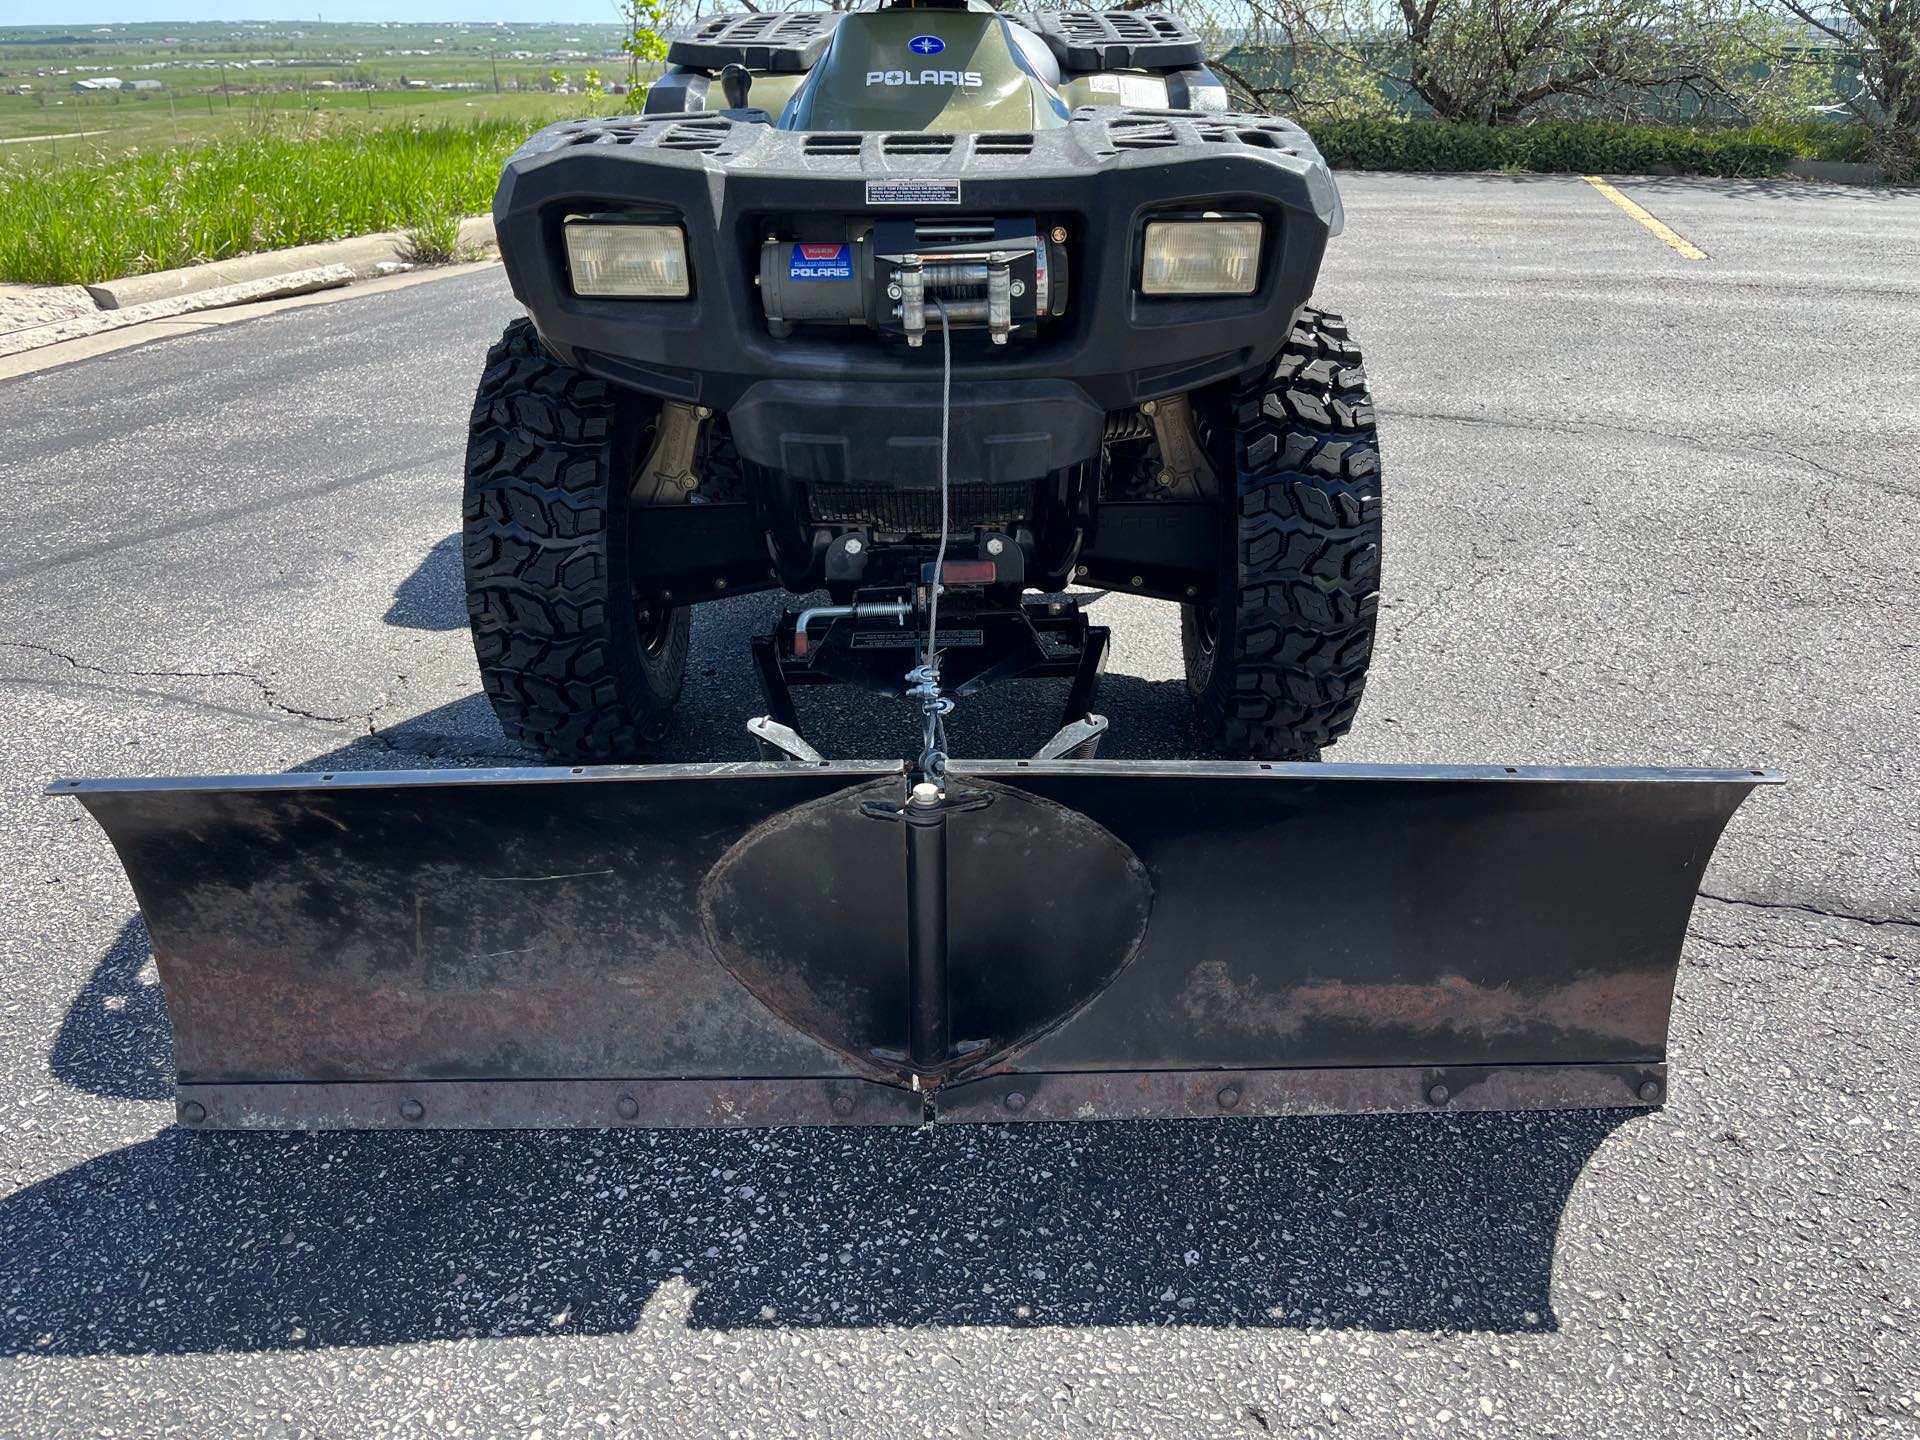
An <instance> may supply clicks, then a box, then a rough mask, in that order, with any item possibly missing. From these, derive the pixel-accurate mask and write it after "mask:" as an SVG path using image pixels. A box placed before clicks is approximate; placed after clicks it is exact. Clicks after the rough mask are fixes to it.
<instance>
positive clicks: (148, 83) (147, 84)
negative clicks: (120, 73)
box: [122, 80, 165, 90]
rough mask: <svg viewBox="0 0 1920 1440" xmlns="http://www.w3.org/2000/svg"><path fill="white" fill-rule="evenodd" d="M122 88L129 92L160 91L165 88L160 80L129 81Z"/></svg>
mask: <svg viewBox="0 0 1920 1440" xmlns="http://www.w3.org/2000/svg"><path fill="white" fill-rule="evenodd" d="M122 88H124V89H127V90H160V89H164V88H165V87H164V86H162V85H161V83H160V82H159V81H158V80H129V81H127V83H126V85H125V86H123V87H122Z"/></svg>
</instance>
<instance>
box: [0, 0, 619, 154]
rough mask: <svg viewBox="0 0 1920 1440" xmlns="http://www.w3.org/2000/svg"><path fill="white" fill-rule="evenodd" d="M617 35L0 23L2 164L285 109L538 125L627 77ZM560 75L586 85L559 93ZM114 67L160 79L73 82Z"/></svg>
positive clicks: (206, 135) (155, 140)
mask: <svg viewBox="0 0 1920 1440" xmlns="http://www.w3.org/2000/svg"><path fill="white" fill-rule="evenodd" d="M612 8H613V7H612V5H611V4H609V6H608V11H609V14H610V15H611V12H612ZM619 39H620V31H619V29H618V27H616V26H613V25H600V26H593V25H588V26H581V25H479V24H466V25H408V24H393V25H318V24H316V25H308V26H300V25H293V24H286V23H276V24H263V23H232V22H205V23H198V24H186V23H181V22H173V23H164V24H163V23H153V24H140V25H115V26H99V27H91V26H83V27H75V28H74V29H69V30H62V29H57V28H51V27H46V26H38V27H26V26H0V165H8V166H11V167H13V168H14V169H15V170H16V171H17V170H19V169H21V168H26V167H33V168H42V169H44V168H52V167H55V166H64V165H70V164H74V163H76V162H94V163H97V162H98V161H100V160H102V159H105V158H108V157H118V156H123V155H125V154H126V153H127V152H129V151H142V152H146V151H153V150H158V149H163V148H168V147H171V146H176V145H183V144H189V145H190V144H196V143H200V142H204V141H208V140H218V139H223V138H228V137H240V136H245V135H248V134H251V133H254V132H255V131H256V130H257V129H258V128H259V127H260V125H261V124H262V122H263V121H265V120H266V119H268V118H269V117H275V116H277V117H282V118H285V117H289V116H291V117H296V118H298V119H299V120H301V121H302V123H304V122H306V121H308V120H311V119H312V118H313V117H316V116H325V117H332V118H334V119H336V120H338V121H340V122H343V123H345V122H352V123H356V124H360V125H364V126H392V125H417V124H429V125H465V124H467V123H468V122H470V121H473V120H487V119H504V120H511V121H515V122H521V123H526V124H528V126H529V128H531V127H532V126H533V125H536V124H544V123H545V122H546V121H547V120H549V119H552V118H554V117H555V116H556V115H560V114H578V113H583V110H584V109H585V108H587V105H586V101H585V97H583V96H581V95H579V94H578V93H577V92H578V91H579V90H580V89H581V87H582V86H583V85H584V84H585V82H586V79H587V76H588V72H589V71H592V72H595V73H597V75H598V76H599V77H600V78H601V80H602V81H603V82H604V83H606V84H609V85H611V84H616V83H620V82H624V81H625V80H626V79H627V65H626V61H625V59H624V57H622V56H620V55H618V54H609V53H608V52H610V51H617V49H618V45H619ZM556 71H557V72H559V74H560V75H561V77H562V83H563V84H564V85H566V87H567V88H568V90H569V91H572V92H576V93H572V94H567V93H556V87H555V82H554V79H553V75H554V72H556ZM102 76H111V77H113V78H116V79H119V80H122V81H123V82H126V83H127V84H129V85H130V84H131V83H132V82H135V81H151V82H157V83H158V84H159V86H160V87H161V88H160V89H158V90H133V89H122V90H118V91H103V92H93V93H84V92H79V91H76V90H75V89H74V88H73V86H74V85H75V84H76V82H79V81H81V80H85V79H93V78H99V77H102ZM641 78H642V79H644V78H647V77H645V76H642V77H641ZM436 87H459V88H436ZM594 103H595V105H596V106H597V107H601V108H617V107H618V106H619V104H620V101H619V100H618V99H617V98H602V99H600V100H598V101H596V102H594ZM569 107H571V108H569Z"/></svg>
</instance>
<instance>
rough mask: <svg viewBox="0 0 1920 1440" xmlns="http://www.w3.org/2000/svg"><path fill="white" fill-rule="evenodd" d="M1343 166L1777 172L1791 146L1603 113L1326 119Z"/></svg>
mask: <svg viewBox="0 0 1920 1440" xmlns="http://www.w3.org/2000/svg"><path fill="white" fill-rule="evenodd" d="M1313 138H1314V140H1315V142H1316V143H1317V144H1318V145H1319V146H1320V150H1321V153H1322V154H1324V155H1325V156H1326V157H1327V163H1328V164H1330V165H1332V166H1333V167H1334V168H1336V169H1344V170H1418V171H1439V170H1533V171H1546V172H1553V173H1570V174H1578V175H1596V174H1613V175H1636V174H1637V175H1645V174H1681V175H1723V176H1754V175H1778V174H1780V173H1781V172H1782V171H1784V170H1785V169H1786V168H1787V164H1788V162H1789V161H1791V160H1792V159H1793V158H1794V157H1795V155H1796V153H1798V152H1797V151H1796V149H1795V148H1794V147H1792V146H1791V145H1787V144H1782V143H1780V142H1779V140H1778V139H1776V138H1769V139H1757V138H1754V136H1753V134H1752V132H1749V131H1745V130H1687V129H1680V128H1669V127H1664V126H1655V125H1621V124H1614V123H1611V122H1608V121H1602V120H1577V121H1554V122H1548V123H1545V124H1540V125H1451V124H1446V123H1443V122H1439V121H1423V120H1332V121H1327V122H1325V123H1323V124H1319V125H1316V126H1315V127H1314V128H1313Z"/></svg>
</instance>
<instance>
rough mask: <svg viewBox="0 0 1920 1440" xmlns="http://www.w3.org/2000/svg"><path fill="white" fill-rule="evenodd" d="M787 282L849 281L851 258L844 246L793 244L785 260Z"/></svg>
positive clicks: (851, 265) (851, 272) (851, 276)
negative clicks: (790, 252) (791, 252)
mask: <svg viewBox="0 0 1920 1440" xmlns="http://www.w3.org/2000/svg"><path fill="white" fill-rule="evenodd" d="M787 278H788V279H789V280H851V279H852V278H853V256H852V255H851V254H850V253H849V251H848V249H847V247H846V246H845V245H808V244H805V243H803V242H800V241H796V242H794V247H793V254H792V255H791V256H789V257H788V259H787Z"/></svg>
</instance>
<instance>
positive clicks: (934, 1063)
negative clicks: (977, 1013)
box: [861, 780, 993, 1089]
mask: <svg viewBox="0 0 1920 1440" xmlns="http://www.w3.org/2000/svg"><path fill="white" fill-rule="evenodd" d="M992 803H993V796H992V795H990V794H987V793H985V792H984V791H956V792H954V793H952V794H949V793H948V792H946V791H944V790H942V789H941V788H940V787H939V786H938V785H936V784H935V783H934V782H933V781H931V780H921V781H919V782H918V783H916V784H915V785H914V786H913V787H912V788H911V789H909V790H908V792H907V799H906V803H905V804H904V805H889V804H886V803H884V802H881V801H868V802H867V803H866V804H865V805H863V806H862V807H861V810H862V812H863V813H865V814H867V815H870V816H872V817H874V818H875V819H877V820H901V821H904V822H905V824H906V836H907V1019H908V1030H907V1034H908V1041H907V1044H908V1054H909V1056H910V1057H911V1059H912V1061H913V1068H914V1070H915V1072H916V1074H917V1076H918V1079H919V1088H921V1089H930V1088H933V1086H937V1085H938V1084H939V1082H940V1071H941V1070H942V1068H943V1067H945V1066H946V1064H947V1062H948V1061H950V1060H951V1059H952V1058H953V1041H952V1036H951V1033H950V1031H951V1028H952V1027H951V1022H950V1016H951V1003H950V996H949V992H948V987H947V817H948V816H949V815H951V814H953V813H954V812H955V811H959V810H981V809H985V808H986V807H987V806H988V805H991V804H992Z"/></svg>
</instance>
